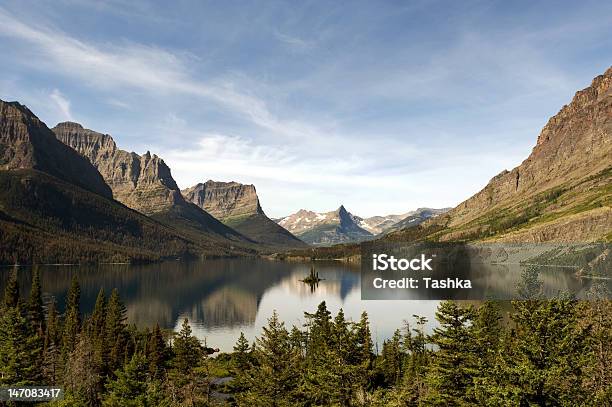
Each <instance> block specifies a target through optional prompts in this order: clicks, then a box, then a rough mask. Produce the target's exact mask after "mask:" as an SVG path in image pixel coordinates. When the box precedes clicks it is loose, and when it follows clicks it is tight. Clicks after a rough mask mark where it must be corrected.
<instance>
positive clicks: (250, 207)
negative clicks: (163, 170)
mask: <svg viewBox="0 0 612 407" xmlns="http://www.w3.org/2000/svg"><path fill="white" fill-rule="evenodd" d="M182 194H183V195H184V196H185V199H186V200H187V201H189V202H192V203H193V204H195V205H197V206H198V207H200V208H202V209H204V210H205V211H207V212H208V213H210V214H211V215H213V216H214V217H215V218H217V219H219V220H221V221H222V222H223V223H225V224H226V225H228V226H230V227H232V228H233V229H235V230H237V231H238V232H240V233H242V234H243V235H244V236H247V237H248V238H250V239H252V240H254V241H256V242H258V243H262V244H265V245H269V246H275V247H305V246H306V244H305V243H304V242H302V241H301V240H300V239H298V238H297V237H295V236H293V235H292V234H291V233H290V232H288V231H287V230H285V229H283V228H282V227H280V226H278V225H277V224H276V223H275V222H274V221H272V220H271V219H270V218H268V217H267V216H266V214H265V213H264V211H263V209H262V208H261V205H260V203H259V197H258V196H257V191H256V190H255V186H253V185H244V184H240V183H237V182H215V181H211V180H209V181H206V182H205V183H199V184H197V185H194V186H193V187H190V188H187V189H185V190H183V191H182Z"/></svg>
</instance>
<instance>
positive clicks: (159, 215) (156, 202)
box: [53, 122, 253, 244]
mask: <svg viewBox="0 0 612 407" xmlns="http://www.w3.org/2000/svg"><path fill="white" fill-rule="evenodd" d="M53 132H54V133H55V135H56V137H57V138H58V139H59V140H60V141H61V142H63V143H64V144H66V145H68V146H70V147H72V148H73V149H75V150H76V151H77V152H78V153H79V154H81V155H83V156H84V157H85V158H87V159H88V160H89V161H90V162H91V164H93V165H94V166H95V167H96V168H97V169H98V171H100V174H102V176H103V177H104V180H105V181H106V183H107V184H108V185H109V186H110V187H111V189H112V190H113V195H114V197H115V199H116V200H118V201H119V202H121V203H123V204H125V205H126V206H129V207H130V208H132V209H135V210H137V211H139V212H141V213H143V214H145V215H149V216H150V217H152V218H154V219H156V220H158V221H160V222H162V223H164V224H166V225H168V226H171V227H174V228H176V229H178V230H180V231H181V232H182V233H185V234H187V235H188V236H189V237H190V238H191V239H195V240H202V239H204V240H206V239H214V240H221V241H223V240H225V239H229V240H232V241H234V242H237V243H242V244H251V243H253V242H251V241H249V240H248V239H246V238H245V237H244V236H242V235H241V234H239V233H237V232H236V231H234V230H232V229H231V228H229V227H227V226H226V225H224V224H223V223H221V222H220V221H218V220H217V219H215V218H214V217H213V216H211V215H210V214H209V213H207V212H205V211H204V210H202V209H201V208H199V207H197V206H196V205H193V204H191V203H189V202H187V201H185V199H184V198H183V196H182V195H181V191H180V190H179V188H178V186H177V185H176V182H175V181H174V179H173V178H172V174H171V172H170V168H169V167H168V166H167V165H166V163H165V162H164V160H162V159H161V158H159V157H158V156H156V155H154V154H153V155H151V153H150V152H148V151H147V152H146V153H145V154H144V155H142V156H140V155H138V154H136V153H134V152H131V153H130V152H127V151H124V150H121V149H119V148H117V145H116V143H115V141H114V140H113V138H112V137H111V136H110V135H108V134H102V133H98V132H96V131H93V130H89V129H85V128H83V126H81V125H80V124H78V123H72V122H64V123H59V124H58V125H57V126H56V127H54V128H53Z"/></svg>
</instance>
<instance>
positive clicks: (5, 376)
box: [0, 307, 42, 386]
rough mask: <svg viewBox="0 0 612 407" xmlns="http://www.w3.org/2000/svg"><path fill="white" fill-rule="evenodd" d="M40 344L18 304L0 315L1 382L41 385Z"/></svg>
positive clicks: (18, 384) (16, 384) (6, 383)
mask: <svg viewBox="0 0 612 407" xmlns="http://www.w3.org/2000/svg"><path fill="white" fill-rule="evenodd" d="M41 354H42V343H41V339H40V337H39V336H37V335H36V334H35V333H34V332H33V331H32V329H31V326H30V324H29V323H28V321H27V319H26V318H24V317H23V316H22V315H21V311H20V309H19V307H11V308H7V309H5V310H4V311H3V312H2V313H1V314H0V384H4V385H11V386H28V385H30V386H31V385H36V384H40V379H41V371H42V369H41V363H40V361H41Z"/></svg>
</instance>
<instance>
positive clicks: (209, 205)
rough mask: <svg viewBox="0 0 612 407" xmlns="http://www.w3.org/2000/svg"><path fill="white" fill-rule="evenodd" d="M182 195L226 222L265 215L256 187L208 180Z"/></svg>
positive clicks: (188, 189)
mask: <svg viewBox="0 0 612 407" xmlns="http://www.w3.org/2000/svg"><path fill="white" fill-rule="evenodd" d="M182 193H183V196H184V197H185V199H187V200H188V201H190V202H193V203H194V204H196V205H198V206H199V207H200V208H202V209H204V210H205V211H206V212H208V213H210V214H211V215H213V216H214V217H215V218H217V219H220V220H221V221H224V222H225V221H231V220H232V219H236V218H241V217H246V216H250V215H255V214H263V210H262V209H261V206H260V205H259V198H258V197H257V192H256V191H255V186H254V185H244V184H240V183H238V182H215V181H212V180H208V181H206V182H205V183H203V184H202V183H200V184H197V185H194V186H193V187H191V188H187V189H185V190H183V191H182Z"/></svg>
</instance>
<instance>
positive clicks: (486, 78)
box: [0, 0, 612, 217]
mask: <svg viewBox="0 0 612 407" xmlns="http://www.w3.org/2000/svg"><path fill="white" fill-rule="evenodd" d="M169 3H175V4H172V5H169ZM0 55H2V59H1V60H0V99H2V100H5V101H13V100H17V101H19V102H21V103H23V104H25V105H27V106H28V107H29V108H30V109H31V110H32V111H33V112H34V113H35V114H36V115H37V116H38V117H39V118H40V119H41V120H43V121H44V122H45V123H46V124H47V125H48V126H49V127H53V126H54V125H55V124H56V123H58V122H61V121H66V120H70V121H76V122H79V123H81V124H82V125H83V126H84V127H86V128H90V129H93V130H96V131H99V132H102V133H108V134H111V135H112V136H113V138H114V139H115V141H116V142H117V144H118V146H119V147H120V148H122V149H124V150H129V151H135V152H137V153H140V154H142V153H145V152H146V151H151V153H155V154H157V155H159V156H160V157H162V158H163V159H164V160H165V161H166V163H167V164H168V165H169V166H170V168H171V169H172V174H173V176H174V178H175V179H176V181H177V183H178V185H179V186H180V187H181V188H186V187H189V186H191V185H194V184H196V183H198V182H205V181H206V180H208V179H213V180H216V181H237V182H242V183H246V184H254V185H255V186H256V188H257V192H258V195H259V198H260V201H261V204H262V206H263V208H264V211H265V212H266V213H267V214H268V215H269V216H271V217H281V216H284V215H288V214H290V213H293V212H295V211H297V210H299V209H302V208H304V209H310V210H314V211H331V210H334V209H336V208H338V207H339V206H340V205H341V204H344V206H345V207H346V208H347V210H349V211H350V212H352V213H354V214H356V215H359V216H373V215H384V214H392V213H393V214H401V213H405V212H408V211H410V210H413V209H415V208H418V207H425V206H428V207H449V206H455V205H457V204H458V203H460V202H461V201H463V200H465V199H467V198H468V197H469V196H471V195H472V194H474V193H475V192H477V191H478V190H480V189H481V188H482V187H483V186H484V185H486V183H487V182H488V181H489V180H490V179H491V178H492V177H493V176H494V175H496V174H498V173H499V172H501V171H502V170H504V169H511V168H513V167H515V166H517V165H518V164H520V162H521V161H522V160H523V159H525V158H526V157H527V156H528V155H529V153H530V151H531V149H532V148H533V146H534V145H535V141H536V138H537V136H538V134H539V131H540V129H541V128H542V127H543V126H544V125H545V124H546V122H547V120H548V118H549V117H551V116H552V115H554V114H555V113H557V112H558V111H559V109H560V108H561V107H562V106H563V105H564V104H567V103H569V102H570V101H571V98H572V96H573V94H574V93H575V92H576V91H577V90H579V89H582V88H584V87H586V86H588V85H589V84H590V82H591V80H592V78H593V77H595V76H597V75H599V74H601V73H603V72H604V71H605V70H606V69H607V68H608V67H609V66H610V65H611V64H612V2H601V1H580V2H576V1H571V2H560V1H549V2H546V1H538V2H533V1H524V2H523V1H512V2H508V1H469V0H466V1H460V2H457V1H446V2H439V1H369V2H362V1H347V2H344V1H335V2H330V1H313V2H311V1H301V2H295V1H286V2H282V1H235V2H234V1H216V2H212V1H210V2H208V1H177V2H145V1H141V0H132V1H126V2H122V1H118V0H112V1H95V2H94V1H92V2H89V1H85V0H57V1H36V2H34V1H11V0H8V1H7V0H2V1H0Z"/></svg>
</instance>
